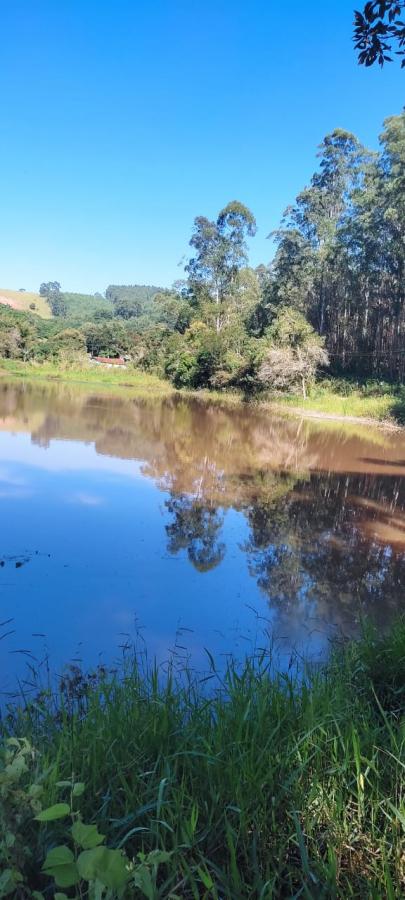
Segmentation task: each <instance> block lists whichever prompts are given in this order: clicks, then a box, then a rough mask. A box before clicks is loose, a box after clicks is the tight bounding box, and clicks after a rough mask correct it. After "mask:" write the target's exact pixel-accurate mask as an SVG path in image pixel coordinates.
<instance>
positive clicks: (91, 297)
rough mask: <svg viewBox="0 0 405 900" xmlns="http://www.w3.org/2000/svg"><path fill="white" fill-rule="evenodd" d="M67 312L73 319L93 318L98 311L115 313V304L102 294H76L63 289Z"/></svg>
mask: <svg viewBox="0 0 405 900" xmlns="http://www.w3.org/2000/svg"><path fill="white" fill-rule="evenodd" d="M61 293H62V297H63V299H64V301H65V303H66V314H67V316H68V317H69V318H72V319H83V321H85V320H86V319H93V318H94V315H95V314H96V313H98V312H108V313H113V311H114V310H113V305H112V303H111V301H110V300H106V299H105V297H103V296H102V294H74V293H68V292H67V291H62V292H61Z"/></svg>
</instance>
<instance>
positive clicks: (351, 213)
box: [0, 112, 405, 395]
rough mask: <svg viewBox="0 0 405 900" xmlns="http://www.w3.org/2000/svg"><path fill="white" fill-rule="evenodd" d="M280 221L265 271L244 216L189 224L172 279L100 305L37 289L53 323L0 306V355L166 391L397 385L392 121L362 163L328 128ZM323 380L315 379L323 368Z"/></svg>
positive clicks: (398, 269) (401, 167) (399, 345)
mask: <svg viewBox="0 0 405 900" xmlns="http://www.w3.org/2000/svg"><path fill="white" fill-rule="evenodd" d="M318 157H319V166H318V169H317V171H316V172H315V174H314V175H313V177H312V178H311V181H310V183H309V185H308V186H307V187H305V188H304V189H303V190H302V191H301V193H300V194H298V196H297V197H296V199H295V202H294V203H293V204H292V205H291V206H289V207H288V208H287V210H286V212H285V214H284V218H283V221H282V222H281V224H280V227H279V229H278V230H277V231H276V232H274V233H272V234H271V235H269V237H271V238H272V239H273V241H274V242H275V247H276V249H275V254H274V258H273V260H272V262H271V264H269V265H260V266H258V267H257V268H255V269H253V268H251V267H250V266H249V259H248V243H247V242H248V239H252V238H253V237H254V235H255V232H256V222H255V218H254V215H253V213H252V212H251V211H250V210H249V209H247V208H246V207H245V206H244V205H243V204H242V203H240V202H238V201H232V202H230V203H228V205H227V206H226V207H225V208H224V209H223V210H222V211H220V212H219V214H218V216H217V218H216V219H215V220H212V221H211V220H209V219H208V218H205V217H204V216H198V217H197V218H196V219H195V221H194V227H193V231H192V236H191V240H190V246H191V256H190V258H189V260H188V262H187V264H186V266H185V278H184V280H182V281H179V282H176V283H175V284H174V285H173V287H172V288H171V289H170V290H168V289H164V288H160V287H158V286H152V285H132V286H131V285H129V286H125V285H110V286H109V287H108V288H107V289H106V291H105V296H102V295H101V294H95V295H94V296H91V297H89V296H86V295H80V294H69V293H64V292H63V291H62V289H61V285H60V284H59V283H58V282H44V283H43V284H42V285H41V287H40V294H41V296H42V297H45V298H46V299H47V301H48V303H49V305H50V307H51V310H52V313H53V317H52V318H51V319H48V320H45V319H41V318H39V316H38V315H36V314H35V311H32V312H29V313H22V312H17V311H15V310H12V309H10V308H9V307H6V306H4V307H1V312H0V355H1V356H3V357H11V358H19V359H23V360H31V359H35V360H38V361H41V360H45V359H49V358H52V359H54V360H55V361H57V362H59V363H60V364H61V365H62V364H64V365H77V364H78V363H83V362H84V361H85V360H87V359H88V355H89V354H90V355H91V356H98V355H103V356H110V357H116V356H124V357H126V359H127V360H128V363H129V364H133V365H134V366H136V367H139V368H141V369H144V370H147V371H153V372H157V373H158V374H160V375H162V376H164V377H166V378H169V379H170V380H171V381H172V382H173V383H174V384H175V385H176V387H189V388H198V387H204V386H208V387H216V388H224V387H234V386H235V387H240V388H243V389H244V390H245V391H250V390H252V391H253V390H258V389H260V388H263V387H267V388H270V389H274V390H277V389H291V388H292V389H295V388H299V389H300V390H302V391H303V393H304V395H305V393H306V390H307V386H308V385H310V384H311V382H312V381H313V379H314V377H315V375H316V372H317V371H319V372H322V371H323V372H325V371H330V372H331V373H332V374H334V375H351V376H355V377H358V378H371V377H372V378H375V377H378V378H383V379H385V380H390V381H396V382H402V381H403V379H404V372H405V341H404V336H405V309H404V301H405V112H402V113H401V114H400V115H399V116H392V117H390V118H389V119H387V120H386V121H385V123H384V130H383V133H382V135H381V137H380V150H379V152H378V153H375V152H371V151H369V150H368V149H367V148H365V147H364V146H362V144H361V143H360V142H359V140H358V139H357V138H356V137H355V136H354V135H352V134H350V133H348V132H346V131H343V130H340V129H336V130H335V131H333V132H332V133H331V134H329V135H327V136H326V137H325V138H324V140H323V141H322V144H321V145H320V147H319V152H318ZM327 367H328V368H327Z"/></svg>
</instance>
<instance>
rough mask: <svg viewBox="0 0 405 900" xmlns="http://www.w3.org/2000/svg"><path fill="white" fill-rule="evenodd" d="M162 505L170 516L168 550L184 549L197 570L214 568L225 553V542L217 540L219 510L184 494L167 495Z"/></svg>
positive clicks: (221, 518) (219, 518) (220, 521)
mask: <svg viewBox="0 0 405 900" xmlns="http://www.w3.org/2000/svg"><path fill="white" fill-rule="evenodd" d="M165 506H166V508H167V510H168V511H169V513H170V514H171V515H172V516H173V521H172V522H171V523H170V524H169V525H166V532H167V535H168V537H169V542H168V550H169V553H174V554H175V553H178V552H179V550H187V555H188V558H189V560H190V562H191V563H192V564H193V566H195V568H196V569H198V571H199V572H208V571H209V570H210V569H215V567H216V566H218V565H219V563H220V562H222V560H223V558H224V555H225V544H224V543H223V542H222V541H220V540H219V534H220V531H221V528H222V526H223V522H224V517H223V514H221V513H220V512H219V510H217V509H215V508H212V507H207V506H203V505H202V504H201V503H199V502H196V501H195V500H192V499H191V498H190V497H186V496H180V497H171V498H170V500H166V502H165Z"/></svg>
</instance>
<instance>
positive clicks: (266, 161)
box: [0, 0, 405, 292]
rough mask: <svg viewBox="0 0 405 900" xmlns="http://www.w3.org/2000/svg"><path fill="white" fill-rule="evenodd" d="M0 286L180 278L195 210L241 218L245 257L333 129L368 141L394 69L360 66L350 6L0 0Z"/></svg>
mask: <svg viewBox="0 0 405 900" xmlns="http://www.w3.org/2000/svg"><path fill="white" fill-rule="evenodd" d="M0 5H1V10H0V25H1V31H2V54H1V64H0V104H1V105H0V171H1V194H0V196H1V217H0V286H2V287H8V288H19V287H25V288H26V289H27V290H28V289H31V290H37V289H38V286H39V284H40V282H41V281H48V280H54V279H56V280H58V281H60V282H61V284H62V288H64V289H65V290H83V291H86V292H87V291H89V292H94V291H97V290H99V291H104V290H105V288H106V286H107V285H108V284H109V283H121V284H123V283H144V282H146V283H153V284H162V285H170V284H171V282H172V281H173V280H174V279H176V278H179V277H181V276H182V268H181V265H180V266H179V263H180V261H181V260H182V258H183V257H184V255H185V254H187V252H188V241H189V238H190V233H191V228H192V222H193V219H194V217H195V216H196V215H207V216H209V217H214V216H216V214H217V213H218V212H219V210H220V209H221V208H222V207H223V206H224V205H225V204H226V203H227V202H228V201H229V200H232V199H238V200H241V201H242V202H243V203H246V204H247V205H248V206H249V207H250V208H251V209H252V211H253V212H254V214H255V215H256V218H257V223H258V234H257V237H256V238H255V239H254V240H253V241H252V244H251V262H252V264H254V265H256V264H257V263H259V262H267V261H268V260H269V258H270V256H271V244H270V242H269V241H268V240H266V236H267V235H268V233H269V231H271V230H272V229H273V228H274V227H276V226H277V224H278V222H279V219H280V216H281V214H282V212H283V210H284V208H285V206H286V205H287V204H288V203H289V202H291V201H292V200H293V199H294V197H295V195H296V194H297V192H298V191H299V190H300V189H301V188H302V187H303V186H304V185H305V184H306V183H307V182H308V180H309V178H310V176H311V174H312V172H313V171H314V167H315V164H316V146H317V144H318V143H319V142H320V140H321V139H322V137H323V136H324V135H325V134H326V133H327V132H328V131H331V130H332V129H333V128H335V127H342V128H347V129H348V130H350V131H354V132H355V133H356V134H357V136H358V137H359V138H360V139H361V140H362V141H363V142H364V143H366V144H368V145H369V146H371V147H376V146H377V139H378V134H379V132H380V131H381V125H382V121H383V119H384V118H385V117H387V116H389V115H395V114H398V113H399V112H400V111H401V108H402V106H403V102H404V85H405V75H404V72H402V73H401V70H400V68H399V65H398V64H391V65H388V66H386V67H385V68H384V70H383V71H381V70H380V69H378V68H375V69H371V70H366V69H363V68H359V67H358V65H357V62H356V57H355V54H354V51H353V48H352V43H351V32H352V19H353V8H354V7H356V6H357V7H359V6H361V5H363V4H362V0H312V2H311V0H308V2H306V3H304V2H303V0H290V2H288V3H287V2H284V0H280V2H277V3H276V2H275V0H263V2H262V0H245V2H241V0H232V2H231V0H205V2H198V0H194V2H193V0H191V2H190V0H170V2H169V0H57V2H55V0H35V2H32V0H1V4H0Z"/></svg>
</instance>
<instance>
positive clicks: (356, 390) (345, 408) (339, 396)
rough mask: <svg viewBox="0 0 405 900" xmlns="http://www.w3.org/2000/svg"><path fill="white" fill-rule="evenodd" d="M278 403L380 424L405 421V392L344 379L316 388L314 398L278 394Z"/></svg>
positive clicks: (393, 387)
mask: <svg viewBox="0 0 405 900" xmlns="http://www.w3.org/2000/svg"><path fill="white" fill-rule="evenodd" d="M276 402H277V404H280V405H282V406H285V407H287V408H288V407H292V408H298V407H299V408H300V409H303V410H304V411H305V412H308V413H309V412H316V413H321V414H324V415H325V416H347V417H353V418H367V419H375V420H378V421H380V422H381V421H389V420H392V421H396V422H400V423H402V422H405V390H404V389H403V388H401V387H399V386H397V385H389V384H379V383H378V382H377V383H374V384H373V383H371V384H369V385H364V386H363V387H361V386H355V387H353V386H351V385H350V383H349V384H346V385H345V384H344V383H342V381H341V380H340V379H336V382H335V383H334V382H333V379H330V380H328V383H327V385H316V386H315V387H314V388H313V390H312V391H311V394H310V396H309V397H308V398H307V399H306V400H303V398H302V395H299V394H286V395H282V394H280V395H277V399H276Z"/></svg>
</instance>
